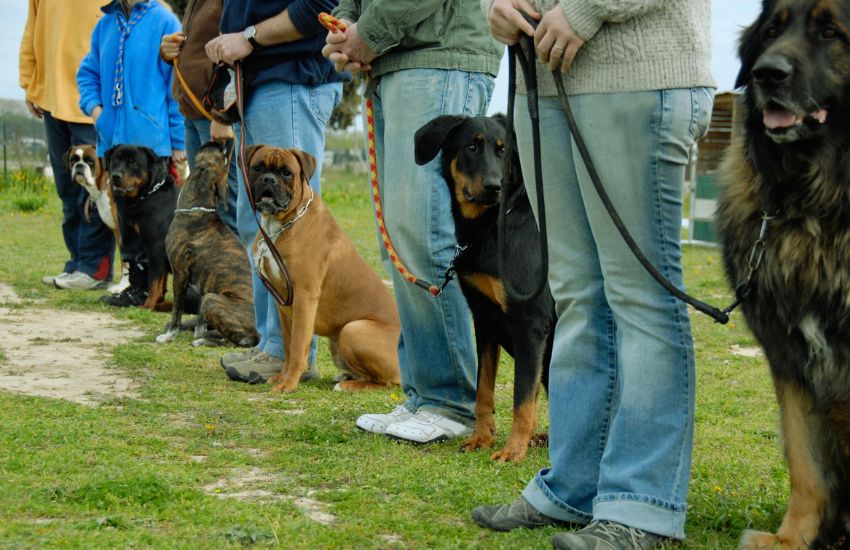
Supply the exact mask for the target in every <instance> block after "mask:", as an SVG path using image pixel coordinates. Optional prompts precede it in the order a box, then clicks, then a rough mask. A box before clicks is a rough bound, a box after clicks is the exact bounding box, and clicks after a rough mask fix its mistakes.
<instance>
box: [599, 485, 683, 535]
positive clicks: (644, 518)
mask: <svg viewBox="0 0 850 550" xmlns="http://www.w3.org/2000/svg"><path fill="white" fill-rule="evenodd" d="M641 497H642V495H634V494H622V495H606V497H605V499H606V500H601V499H600V498H599V497H597V498H596V499H595V500H594V502H593V519H595V520H600V519H601V520H607V521H615V522H617V523H622V524H623V525H628V526H629V527H637V528H638V529H643V530H644V531H649V532H650V533H654V534H656V535H661V536H664V537H672V538H676V539H684V538H685V515H686V512H685V510H684V509H682V510H674V509H671V508H670V507H667V506H660V505H658V504H653V503H650V502H646V501H645V500H643V499H642V498H641ZM608 499H610V500H608Z"/></svg>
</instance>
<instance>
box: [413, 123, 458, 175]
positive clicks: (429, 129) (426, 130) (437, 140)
mask: <svg viewBox="0 0 850 550" xmlns="http://www.w3.org/2000/svg"><path fill="white" fill-rule="evenodd" d="M466 119H467V117H465V116H458V115H442V116H438V117H437V118H435V119H434V120H432V121H431V122H429V123H427V124H426V125H425V126H423V127H422V128H419V129H418V130H416V134H414V136H413V143H414V146H415V149H414V153H415V159H416V164H418V165H420V166H421V165H423V164H427V163H429V162H431V161H432V160H434V157H436V156H437V154H438V153H439V152H440V149H442V148H443V144H445V143H446V139H448V137H449V135H450V134H451V133H452V131H453V130H454V129H455V128H457V127H458V126H460V125H461V124H463V122H464V121H465V120H466Z"/></svg>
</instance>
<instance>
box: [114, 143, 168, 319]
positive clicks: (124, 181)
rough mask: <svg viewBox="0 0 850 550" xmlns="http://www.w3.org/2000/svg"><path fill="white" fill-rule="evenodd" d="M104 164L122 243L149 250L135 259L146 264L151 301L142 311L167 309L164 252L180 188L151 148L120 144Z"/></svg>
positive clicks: (166, 265) (148, 299)
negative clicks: (135, 244) (137, 245)
mask: <svg viewBox="0 0 850 550" xmlns="http://www.w3.org/2000/svg"><path fill="white" fill-rule="evenodd" d="M104 164H105V166H106V169H107V171H108V172H109V178H110V184H111V185H112V192H113V196H114V198H115V206H116V210H117V211H118V224H119V226H120V230H121V241H122V242H123V243H125V245H128V244H129V243H141V245H142V246H143V248H144V250H143V251H139V252H140V254H138V255H137V257H136V258H127V260H128V261H138V262H140V263H142V264H146V265H147V288H148V297H147V300H146V301H145V303H144V304H143V305H142V307H146V308H148V309H151V310H154V309H156V310H167V309H170V307H171V304H168V303H165V302H163V298H164V296H165V292H166V282H167V277H168V273H169V272H170V271H171V267H170V265H169V263H168V256H167V255H166V252H165V236H166V234H167V233H168V227H169V226H170V225H171V220H172V219H173V218H174V209H175V208H176V206H177V187H176V186H175V182H174V178H173V177H172V175H171V173H170V172H169V169H168V160H167V159H165V158H162V157H158V156H157V155H156V154H155V153H154V152H153V151H152V150H151V149H148V148H147V147H139V146H134V145H117V146H115V147H113V148H112V149H110V150H109V151H107V152H106V155H105V156H104Z"/></svg>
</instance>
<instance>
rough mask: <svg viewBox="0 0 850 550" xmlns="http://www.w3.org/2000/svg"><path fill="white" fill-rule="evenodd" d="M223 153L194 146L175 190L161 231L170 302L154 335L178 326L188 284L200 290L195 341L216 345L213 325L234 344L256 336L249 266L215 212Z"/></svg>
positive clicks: (170, 335)
mask: <svg viewBox="0 0 850 550" xmlns="http://www.w3.org/2000/svg"><path fill="white" fill-rule="evenodd" d="M227 167H228V159H227V155H226V151H225V148H224V146H223V145H222V144H220V143H217V142H210V143H207V144H206V145H204V146H203V147H201V148H200V150H198V153H197V155H196V156H195V168H194V169H193V170H192V173H191V175H190V176H189V179H188V180H187V181H186V185H185V186H184V187H183V188H182V189H181V190H180V195H179V197H178V199H177V208H176V209H175V211H174V220H173V221H172V222H171V226H170V227H169V228H168V234H167V235H166V237H165V251H166V253H167V254H168V261H169V263H170V264H171V272H172V293H173V294H174V306H173V309H172V310H171V322H170V323H169V324H168V326H166V328H165V333H164V334H161V335H159V336H157V339H156V341H157V342H160V343H163V342H168V341H171V340H173V339H174V335H175V334H176V333H177V332H178V331H179V330H180V323H181V319H182V315H183V313H184V311H185V299H186V293H187V290H188V289H189V288H190V285H191V286H192V287H193V288H196V289H197V291H198V293H199V294H200V296H201V304H200V309H199V310H198V320H197V323H196V325H195V337H196V338H197V340H195V342H194V344H195V345H215V344H216V343H218V342H217V339H216V338H214V337H211V336H210V333H209V332H207V328H208V327H209V328H211V329H212V330H214V331H217V332H218V334H220V335H221V337H223V338H225V339H227V340H228V341H229V342H231V343H232V344H234V345H237V346H245V347H250V346H254V345H256V343H257V341H258V340H259V337H258V334H257V330H256V324H255V321H254V297H253V296H254V293H253V290H252V287H251V266H250V264H249V262H248V254H247V253H246V252H245V247H243V246H242V243H241V241H240V240H239V238H238V237H237V236H236V235H235V234H234V233H233V232H232V231H231V230H230V229H229V228H228V227H227V226H226V225H224V222H222V221H221V218H219V216H218V212H217V210H216V206H217V205H218V204H225V205H226V201H227V192H228V184H227Z"/></svg>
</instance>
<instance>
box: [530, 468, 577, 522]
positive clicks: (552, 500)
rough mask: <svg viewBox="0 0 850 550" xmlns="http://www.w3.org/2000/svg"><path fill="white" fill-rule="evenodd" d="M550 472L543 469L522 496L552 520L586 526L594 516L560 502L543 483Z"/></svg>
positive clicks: (547, 469)
mask: <svg viewBox="0 0 850 550" xmlns="http://www.w3.org/2000/svg"><path fill="white" fill-rule="evenodd" d="M548 471H549V468H543V469H542V470H540V471H539V472H537V475H536V476H534V479H532V480H531V481H530V482H529V483H528V485H526V486H525V489H523V491H522V496H523V498H525V500H527V501H528V502H529V504H531V505H532V506H533V507H534V509H535V510H537V511H538V512H540V513H541V514H543V515H544V516H549V517H550V518H555V519H559V520H561V521H566V522H569V523H575V524H577V525H586V524H588V523H590V520H592V519H593V516H592V515H590V514H588V513H586V512H582V511H581V510H578V509H576V508H573V507H572V506H570V505H569V504H567V503H566V502H564V501H562V500H560V499H559V498H558V497H556V496H555V494H554V493H553V492H552V490H551V489H549V487H548V486H547V485H546V482H545V481H543V477H542V476H543V475H545V474H546V473H547V472H548Z"/></svg>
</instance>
